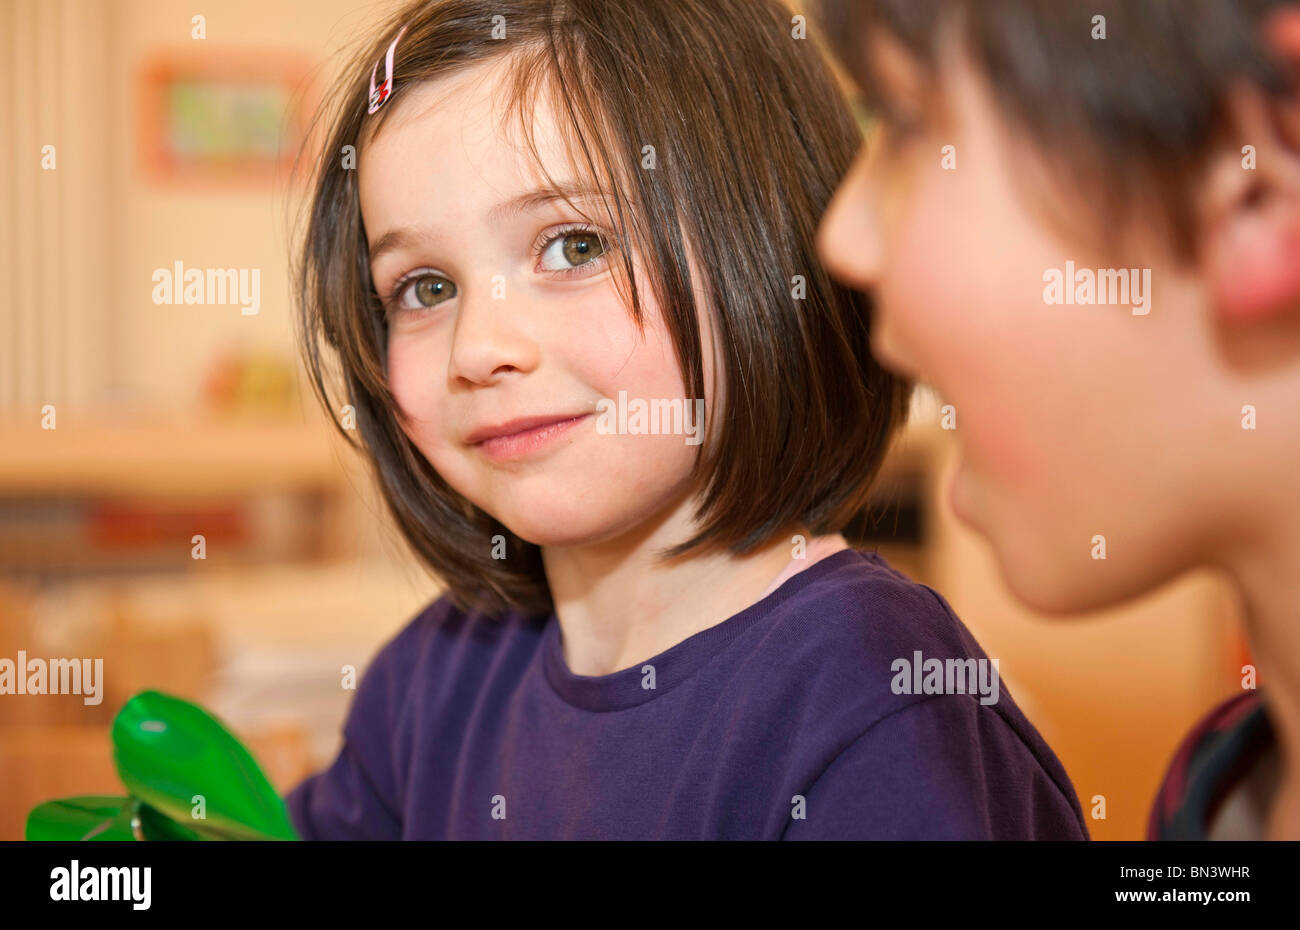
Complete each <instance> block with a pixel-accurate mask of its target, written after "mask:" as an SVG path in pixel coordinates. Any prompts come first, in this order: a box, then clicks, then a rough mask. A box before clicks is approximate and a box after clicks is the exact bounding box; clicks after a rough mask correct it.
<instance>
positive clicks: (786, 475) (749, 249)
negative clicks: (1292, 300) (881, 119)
mask: <svg viewBox="0 0 1300 930" xmlns="http://www.w3.org/2000/svg"><path fill="white" fill-rule="evenodd" d="M496 24H499V25H504V26H505V31H504V36H505V37H504V38H500V37H498V38H494V25H496ZM402 26H405V27H406V32H405V33H404V35H403V36H402V39H401V41H400V42H399V43H398V45H397V51H396V59H395V61H394V66H393V72H394V86H395V90H394V91H393V95H394V98H395V99H394V100H393V101H390V102H388V103H386V104H385V105H384V106H383V108H381V109H380V110H379V111H378V113H377V114H375V115H373V116H370V115H367V92H368V89H369V88H368V79H369V75H370V73H371V68H372V66H373V64H374V63H375V62H376V61H378V60H380V58H381V57H382V56H383V54H384V53H385V51H386V50H387V48H388V45H389V43H390V42H391V41H392V39H393V37H394V36H395V35H396V34H397V31H398V29H399V28H400V27H402ZM792 28H794V24H793V23H792V15H791V11H790V10H788V9H787V8H786V7H784V6H783V5H782V4H781V3H780V2H778V0H760V2H755V0H428V2H415V3H411V4H409V5H407V6H406V7H405V8H404V9H401V10H399V11H397V12H396V13H395V14H394V15H393V17H392V19H391V21H390V22H389V23H387V24H386V25H385V26H384V28H383V29H382V30H381V31H380V32H379V34H378V35H377V36H375V37H374V39H373V41H371V42H369V43H368V44H367V46H366V47H365V48H364V49H362V50H361V52H360V54H358V55H357V56H356V58H355V60H354V61H352V63H351V64H350V66H349V67H347V68H346V69H345V70H344V72H343V74H344V79H343V83H341V84H340V85H339V87H338V88H337V90H336V92H335V95H334V97H333V99H332V100H330V101H327V102H326V104H325V110H323V111H322V115H320V116H318V118H317V119H318V122H319V121H320V120H322V119H323V120H324V121H325V134H324V141H323V148H322V149H321V152H320V155H319V157H318V159H317V160H316V162H315V165H314V172H313V185H314V188H313V191H312V197H311V200H310V203H309V210H310V215H309V216H308V218H307V226H306V230H305V238H304V240H303V244H302V249H301V252H300V254H299V256H298V267H297V269H296V285H295V288H296V292H297V293H296V298H297V305H298V310H299V316H298V317H297V326H298V328H299V337H300V340H301V345H302V349H303V352H304V356H305V360H306V364H307V368H308V371H309V373H310V376H311V381H312V385H313V388H314V390H315V392H316V394H317V396H318V398H319V399H320V400H321V402H322V403H323V404H324V405H325V407H326V409H327V410H328V411H330V413H331V418H332V419H334V418H336V417H337V415H338V411H339V410H340V409H341V406H342V405H343V404H350V405H351V406H352V407H353V409H354V410H355V417H356V426H357V431H358V432H359V433H360V437H361V440H362V442H361V448H362V451H363V452H364V454H365V455H366V457H367V459H368V461H369V462H370V464H371V466H372V467H373V469H374V471H375V473H376V475H377V477H378V480H379V484H380V487H381V490H382V493H383V496H384V500H385V503H386V505H387V507H388V509H389V510H390V512H391V513H392V515H393V517H394V519H395V520H396V523H397V526H398V527H399V529H400V531H401V532H402V534H403V536H404V537H405V539H406V540H407V541H408V542H409V544H410V545H411V546H412V548H413V549H414V551H415V552H416V554H417V555H418V556H419V557H420V558H421V560H422V561H423V562H424V563H425V564H426V565H428V566H429V567H430V568H431V569H433V571H434V572H435V573H436V574H437V575H438V576H440V577H441V578H442V579H443V580H444V581H445V582H446V584H447V585H448V588H449V592H448V593H449V595H450V596H451V598H452V599H453V601H454V602H455V603H456V604H457V605H458V606H460V607H461V608H462V609H481V610H484V611H487V612H493V613H494V612H497V611H499V610H501V609H503V608H506V607H516V608H521V609H524V610H526V611H539V612H540V611H548V610H550V609H551V606H552V605H551V601H550V592H549V589H548V587H547V583H546V577H545V574H544V572H543V570H542V564H541V557H540V552H539V551H538V548H537V547H536V546H535V545H532V544H530V543H527V542H525V541H523V540H521V539H519V538H518V537H516V536H515V535H514V534H512V533H511V532H510V530H508V529H507V528H506V527H505V526H504V525H502V524H501V523H500V522H499V521H498V520H496V519H495V518H493V517H492V516H491V515H489V514H487V513H485V512H483V511H482V510H481V509H479V508H477V507H475V506H474V505H473V504H471V503H470V502H469V501H468V500H466V499H465V498H464V497H463V496H461V495H460V494H458V493H457V492H456V491H454V490H453V489H452V488H451V487H450V486H449V485H448V484H447V483H446V482H445V481H444V480H443V479H442V477H441V476H440V475H438V474H437V472H436V471H435V470H434V469H433V468H432V467H431V466H430V464H429V463H428V461H427V460H426V459H425V458H424V456H423V455H422V454H421V453H420V452H419V450H418V449H417V448H416V447H415V446H414V445H413V444H412V443H411V441H410V440H409V439H408V438H407V436H406V434H405V433H404V431H403V430H402V428H401V423H400V418H399V414H398V406H397V404H396V403H395V401H394V398H393V396H392V394H391V393H390V390H389V386H388V379H387V373H386V351H385V347H386V340H387V329H386V324H385V320H384V315H383V314H382V312H380V306H379V302H378V298H377V296H376V295H375V292H374V287H373V283H372V282H371V279H370V272H369V262H368V254H367V237H366V232H365V230H364V229H363V226H362V221H361V213H360V206H359V201H358V193H357V188H358V185H357V181H356V172H355V171H352V170H348V168H347V167H345V166H344V165H343V163H342V155H341V153H345V152H346V151H348V149H347V147H348V146H353V147H356V148H359V147H362V146H364V145H365V141H366V140H367V139H368V138H370V137H371V135H372V134H373V133H374V132H375V131H377V130H379V128H380V127H381V126H382V124H383V121H384V120H385V119H386V118H387V116H388V115H389V114H390V113H391V112H392V110H393V108H394V106H395V105H397V106H400V102H401V97H402V93H403V90H404V89H406V88H410V87H412V86H413V85H415V84H417V83H418V82H421V81H426V80H430V79H434V78H438V77H441V76H444V75H448V74H451V73H453V72H455V71H456V70H457V69H459V68H462V67H464V66H467V65H469V64H472V63H475V62H480V61H485V60H489V59H499V60H502V61H507V60H508V61H509V62H510V65H511V68H512V71H511V75H512V77H513V82H512V84H511V87H512V88H513V93H512V101H511V102H512V103H513V104H514V105H515V107H516V108H517V113H518V115H519V117H520V120H521V125H522V126H523V127H524V129H525V133H526V135H527V138H528V139H529V145H530V147H531V148H532V152H533V155H534V156H536V154H537V150H536V147H535V145H533V142H532V138H531V134H528V129H529V126H528V122H527V120H526V119H524V117H525V116H526V115H527V114H528V113H529V112H530V110H531V108H530V107H529V106H528V102H529V101H530V100H531V99H532V98H533V96H534V95H536V94H538V93H541V92H543V91H544V90H545V91H549V92H551V93H552V94H554V99H555V100H556V101H557V106H556V107H555V111H556V112H557V113H559V114H562V116H561V120H560V121H561V123H562V124H563V125H562V126H561V132H562V133H564V134H565V136H566V138H567V141H568V143H569V145H570V151H571V153H572V154H573V156H574V162H575V165H574V167H575V170H577V171H579V172H581V173H586V174H587V175H588V176H587V177H586V178H584V179H583V180H586V181H588V182H589V183H591V184H593V185H594V186H596V187H597V188H598V189H599V190H601V191H602V192H603V193H604V194H605V195H606V197H607V200H608V202H609V204H610V205H611V206H610V208H609V215H608V217H607V218H605V219H607V221H608V224H609V226H608V228H611V229H613V230H614V231H615V235H616V237H617V239H616V241H617V242H620V243H630V244H632V245H633V246H635V247H636V249H637V251H638V252H639V254H640V255H641V256H643V257H644V265H645V267H646V268H649V269H651V271H650V272H649V273H648V277H649V278H650V284H651V286H652V289H653V292H654V294H655V296H656V298H657V301H658V304H659V306H660V307H661V308H662V312H663V313H664V316H665V319H666V324H667V326H668V328H669V330H670V332H671V334H672V338H673V341H674V345H675V349H676V354H677V360H678V364H679V365H680V367H681V371H682V375H683V380H684V382H685V384H686V386H687V391H688V392H689V393H688V396H691V397H705V396H706V394H705V392H704V386H703V369H702V360H701V346H700V335H699V325H698V320H697V309H696V305H695V302H694V300H693V297H692V281H691V276H690V271H689V267H688V264H687V260H686V255H687V247H688V244H689V248H690V252H691V254H692V255H693V256H694V257H695V259H697V261H698V267H699V269H700V271H701V272H702V274H701V277H702V279H703V280H702V281H701V282H699V286H701V287H702V289H703V293H705V294H706V295H707V296H708V299H709V301H710V303H711V304H712V306H713V308H714V320H713V321H714V332H715V333H716V342H717V345H718V349H719V350H720V356H721V359H720V364H719V366H718V376H719V377H720V378H721V379H722V383H723V384H724V385H725V396H726V403H725V410H722V411H709V412H708V414H709V415H708V416H707V417H706V423H710V424H712V427H713V428H716V429H717V432H716V433H712V432H711V433H710V441H709V442H706V443H705V444H704V445H703V446H701V447H699V448H700V450H701V451H700V454H699V455H698V457H697V460H696V463H695V472H694V475H693V477H695V478H697V479H699V480H700V485H699V487H700V488H701V494H700V503H699V507H698V511H697V516H698V520H699V524H700V528H699V532H698V534H697V535H696V536H695V537H694V538H692V539H690V540H687V541H685V542H683V543H682V544H681V545H679V546H676V547H674V548H673V549H671V550H668V552H667V553H665V555H667V556H669V557H675V556H678V555H681V554H684V553H686V552H690V551H693V550H697V549H714V548H726V549H729V550H730V551H733V552H737V553H742V552H746V551H750V550H752V549H753V548H755V547H757V546H759V545H761V544H763V543H766V542H769V541H771V540H772V539H773V537H774V536H775V534H777V533H780V532H784V531H787V530H789V529H790V528H791V527H794V526H806V527H807V528H808V529H809V530H811V531H812V532H814V533H830V532H836V531H839V530H841V529H843V528H844V527H845V526H846V525H847V524H848V523H849V521H850V520H851V519H853V518H854V517H856V516H858V515H860V514H861V512H862V511H863V510H864V509H865V508H866V505H867V498H868V493H869V488H870V485H871V482H872V480H873V478H874V475H875V473H876V471H877V469H878V467H879V465H880V462H881V460H882V458H883V457H884V453H885V451H886V448H887V446H888V444H889V440H890V438H891V436H892V435H893V433H894V431H895V428H896V427H897V426H898V425H899V424H900V423H901V422H902V420H903V419H904V417H905V413H906V408H907V399H908V396H909V394H910V390H909V388H910V385H909V384H908V383H907V382H905V381H902V380H899V379H897V378H895V377H894V376H892V375H890V374H888V373H887V372H885V371H883V370H882V369H881V368H879V367H878V366H877V365H876V363H875V362H874V361H873V360H872V357H871V354H870V340H869V321H870V306H869V304H868V303H867V302H866V298H863V297H861V296H860V295H857V294H855V293H854V292H852V291H851V290H849V289H847V288H845V287H842V286H840V285H838V284H836V283H835V282H833V281H832V280H831V279H830V277H829V276H828V275H827V274H826V272H825V271H824V270H823V269H822V268H821V266H820V265H819V263H818V261H817V255H816V248H815V236H816V231H817V227H818V223H819V220H820V218H821V215H822V213H823V212H824V210H825V208H826V206H827V205H828V204H829V202H830V199H831V195H832V194H833V192H834V190H835V188H836V186H837V184H838V182H839V180H840V178H841V176H842V175H843V174H844V172H845V171H846V170H847V169H848V167H849V164H850V163H851V161H852V159H853V156H854V154H855V152H856V150H857V148H858V147H859V145H860V143H861V134H860V131H859V129H858V126H857V124H856V122H855V120H854V118H853V116H852V111H851V110H850V108H849V106H848V104H847V102H846V101H845V100H844V98H843V96H842V94H841V91H840V88H839V87H838V86H837V84H836V83H835V80H834V78H833V76H832V74H831V72H830V70H829V69H828V67H827V64H826V61H825V59H824V58H823V57H822V55H821V54H820V52H819V49H818V48H817V47H816V46H815V45H814V44H812V42H810V41H801V40H799V39H797V38H795V37H794V36H793V35H792ZM498 34H500V31H499V30H498ZM646 145H654V146H655V148H656V150H657V158H658V166H657V168H656V170H653V171H650V170H641V167H640V166H641V161H642V158H643V146H646ZM356 148H353V149H352V151H353V152H355V150H356ZM354 163H355V162H354ZM623 258H624V262H623V267H622V268H621V269H619V270H618V281H619V286H620V288H621V289H623V288H626V290H625V291H624V294H625V296H626V297H627V299H628V304H629V307H630V308H631V312H632V314H633V316H634V318H635V319H636V320H637V322H638V324H641V323H642V303H641V300H640V298H639V296H638V293H637V288H636V281H635V275H634V274H633V270H632V260H631V255H630V254H629V253H628V251H627V250H626V249H624V250H623ZM796 276H802V277H803V279H804V285H805V286H806V297H804V298H803V299H795V298H794V297H793V296H792V286H794V281H793V279H794V278H795V277H796ZM326 347H328V348H329V349H331V350H333V354H334V355H335V356H336V357H337V368H338V370H337V372H330V374H331V375H337V377H338V380H339V382H341V383H340V385H339V386H340V388H341V395H340V398H339V403H338V405H336V404H335V402H334V400H333V399H332V397H331V393H330V390H329V388H327V386H326V382H327V380H330V378H328V377H327V367H330V366H328V365H327V353H326V352H325V351H324V350H325V348H326ZM330 361H333V359H330ZM715 414H716V415H715ZM336 425H337V421H336ZM340 432H341V434H342V435H343V436H344V437H345V438H346V439H347V440H348V441H349V442H350V443H352V444H353V445H354V446H355V445H357V444H356V443H355V441H354V440H353V437H352V435H351V433H350V432H348V431H345V430H342V429H341V428H340ZM497 535H500V536H503V537H505V539H506V541H507V550H506V551H507V553H508V554H509V557H508V558H506V559H502V560H498V559H494V558H493V557H492V550H493V546H492V538H493V537H494V536H497Z"/></svg>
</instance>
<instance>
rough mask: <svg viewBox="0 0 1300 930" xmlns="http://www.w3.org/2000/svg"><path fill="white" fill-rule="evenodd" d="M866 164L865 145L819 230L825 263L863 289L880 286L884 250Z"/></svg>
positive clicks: (845, 280) (820, 247)
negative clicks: (879, 278)
mask: <svg viewBox="0 0 1300 930" xmlns="http://www.w3.org/2000/svg"><path fill="white" fill-rule="evenodd" d="M866 164H867V156H866V152H865V148H864V150H863V152H861V153H859V155H858V158H857V160H856V161H854V163H853V166H852V167H851V168H850V169H849V173H848V174H847V175H846V176H845V178H844V180H843V182H841V184H840V187H839V189H838V190H837V191H836V192H835V196H834V197H833V198H831V204H830V206H829V207H828V208H827V210H826V215H825V216H824V217H823V218H822V223H821V228H820V229H819V230H818V232H817V251H818V254H819V255H820V256H821V260H822V264H824V265H825V266H826V268H827V270H828V271H830V273H831V274H833V275H834V276H835V277H836V278H838V279H839V280H840V281H842V282H843V283H844V284H847V285H849V286H850V287H853V288H856V289H857V290H860V291H868V290H871V289H872V288H874V287H875V286H876V282H877V279H878V277H879V274H880V267H881V256H882V252H883V249H882V246H881V241H880V232H879V228H878V226H877V223H876V217H875V202H874V195H873V192H872V189H871V185H870V184H869V183H868V181H867V172H866Z"/></svg>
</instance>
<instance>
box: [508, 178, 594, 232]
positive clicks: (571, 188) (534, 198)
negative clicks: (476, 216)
mask: <svg viewBox="0 0 1300 930" xmlns="http://www.w3.org/2000/svg"><path fill="white" fill-rule="evenodd" d="M600 197H601V194H600V192H599V191H597V190H593V189H592V188H591V187H590V186H588V185H586V184H582V183H579V182H577V181H562V182H560V183H559V184H556V185H547V186H543V187H538V188H535V189H534V190H531V191H525V192H524V193H522V194H518V195H516V196H514V197H511V198H510V199H509V200H507V201H504V202H503V203H499V204H497V205H496V206H495V207H493V208H492V209H491V210H489V211H488V219H489V220H490V221H491V222H492V223H494V224H499V223H501V222H503V221H504V220H506V219H508V218H509V217H512V216H515V215H516V214H519V213H523V212H524V211H526V210H532V209H536V208H537V207H542V206H545V205H546V204H548V203H551V202H553V201H556V200H565V201H572V200H592V199H600Z"/></svg>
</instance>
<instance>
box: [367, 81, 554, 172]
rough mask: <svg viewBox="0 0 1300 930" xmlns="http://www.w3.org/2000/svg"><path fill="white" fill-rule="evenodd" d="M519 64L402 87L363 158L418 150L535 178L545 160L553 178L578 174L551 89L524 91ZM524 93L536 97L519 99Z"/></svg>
mask: <svg viewBox="0 0 1300 930" xmlns="http://www.w3.org/2000/svg"><path fill="white" fill-rule="evenodd" d="M512 65H513V59H512V58H511V57H510V56H500V57H497V58H492V59H488V60H486V61H481V62H476V63H474V64H472V65H467V66H465V67H462V68H458V69H456V70H455V71H453V72H452V73H450V74H446V75H440V76H438V77H435V78H430V79H426V80H423V81H420V82H418V83H415V84H410V85H408V86H406V87H405V88H399V90H398V92H397V94H396V95H395V99H394V100H393V102H392V104H390V107H391V112H389V113H388V114H387V116H386V117H385V119H384V120H383V121H382V122H379V123H377V124H372V125H374V126H376V128H374V129H373V130H370V131H367V132H363V136H362V140H361V142H360V143H359V145H358V154H359V155H360V156H361V160H362V161H369V162H372V163H373V162H375V161H376V160H378V161H388V160H389V159H390V158H391V157H392V156H393V155H396V154H400V153H401V151H402V150H405V149H408V148H409V147H411V146H417V147H420V149H421V150H422V151H424V152H426V153H427V155H428V158H429V160H430V161H438V160H442V159H443V158H445V157H459V156H461V155H463V156H464V157H465V158H469V159H472V160H473V161H475V162H476V163H480V164H482V167H484V168H485V169H486V168H488V167H489V165H488V164H487V163H486V162H485V160H490V162H491V163H493V164H495V165H497V166H500V165H506V164H513V165H517V166H519V168H520V170H521V171H523V172H524V173H525V174H526V175H527V176H530V177H532V176H534V175H535V174H536V169H537V167H538V165H537V162H538V160H539V159H540V162H541V165H542V166H544V167H545V169H546V171H547V172H549V173H551V174H552V175H558V174H561V173H563V174H570V173H572V166H571V164H570V162H571V161H572V158H571V154H570V152H569V147H568V146H567V144H566V135H565V134H564V133H563V132H562V131H561V126H560V125H559V124H558V123H557V121H556V115H555V114H556V109H555V107H554V105H553V103H552V99H551V95H550V94H549V93H548V92H547V89H546V88H545V87H534V88H520V87H519V85H517V84H516V83H515V82H514V81H513V80H512ZM518 93H525V94H527V95H528V96H527V97H526V98H524V99H518V98H517V94H518ZM524 121H526V123H525V122H524ZM530 142H531V143H532V146H535V149H536V151H535V153H534V151H533V149H532V148H530V145H529V143H530ZM367 152H369V153H370V154H371V156H372V157H371V158H366V154H367ZM376 155H377V156H379V158H378V159H376V158H375V157H373V156H376Z"/></svg>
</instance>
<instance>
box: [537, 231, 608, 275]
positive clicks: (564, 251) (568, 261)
mask: <svg viewBox="0 0 1300 930" xmlns="http://www.w3.org/2000/svg"><path fill="white" fill-rule="evenodd" d="M603 254H605V241H604V240H603V239H602V238H601V237H600V235H599V234H597V233H594V232H585V231H576V232H566V233H561V234H559V235H558V236H555V237H554V238H552V239H550V240H548V243H547V244H545V245H544V248H543V249H542V256H541V268H542V270H543V271H558V272H565V271H570V270H572V269H574V268H579V267H581V266H583V265H588V264H591V263H592V262H594V261H595V260H596V259H598V258H600V256H601V255H603Z"/></svg>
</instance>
